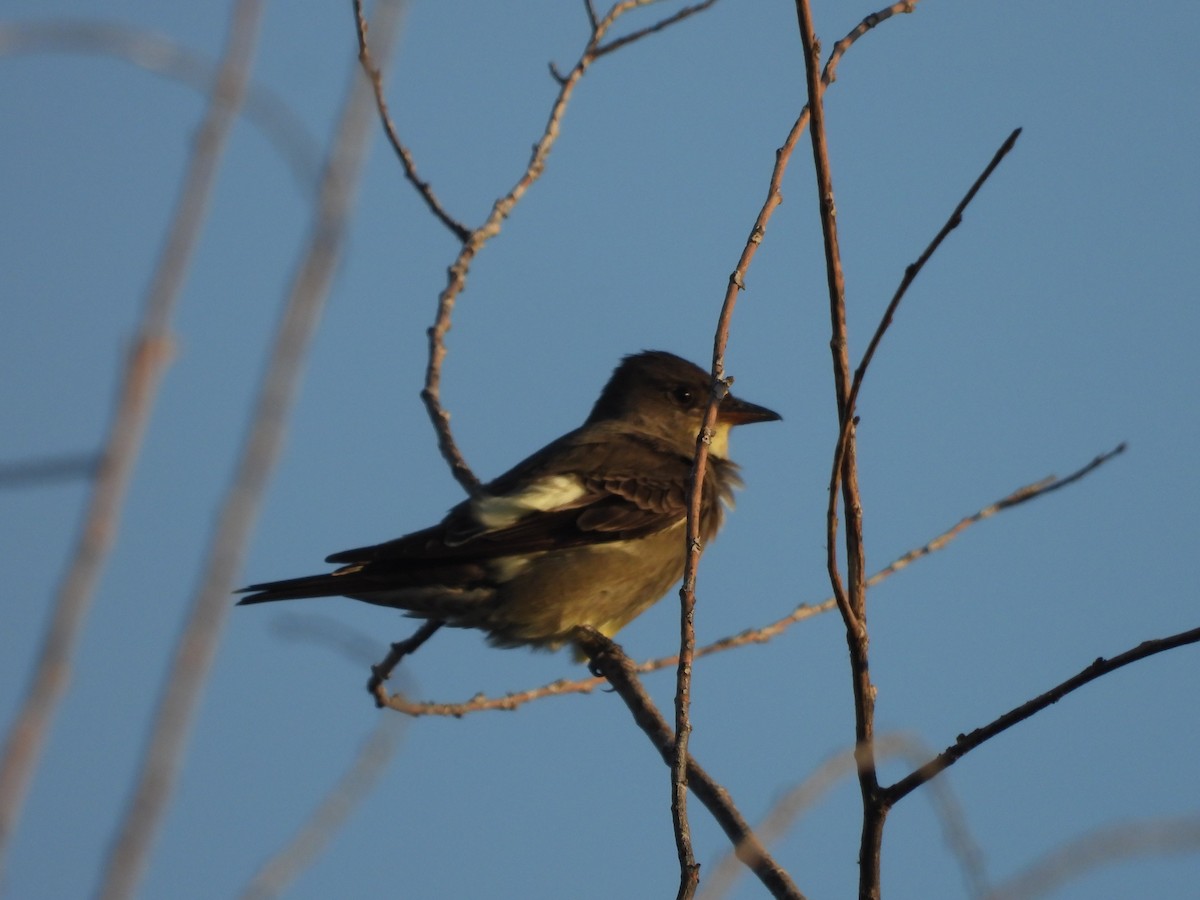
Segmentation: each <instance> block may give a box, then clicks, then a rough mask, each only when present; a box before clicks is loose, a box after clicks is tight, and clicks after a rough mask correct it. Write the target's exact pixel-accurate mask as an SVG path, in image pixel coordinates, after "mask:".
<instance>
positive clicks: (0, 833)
mask: <svg viewBox="0 0 1200 900" xmlns="http://www.w3.org/2000/svg"><path fill="white" fill-rule="evenodd" d="M262 10H263V3H262V2H261V0H238V2H237V3H235V5H234V8H233V12H232V14H231V18H230V29H229V33H228V38H227V44H226V49H225V56H224V58H223V60H222V62H221V66H220V70H219V72H218V74H217V78H216V79H215V81H214V82H213V85H212V93H211V96H210V100H209V104H208V108H207V109H206V110H205V113H204V117H203V120H202V121H201V123H200V127H199V129H198V131H197V133H196V139H195V143H194V144H193V148H192V155H191V159H190V161H189V163H188V169H187V172H186V173H185V174H184V178H183V185H182V189H181V191H180V194H179V197H178V199H177V201H176V206H175V211H174V215H173V217H172V220H171V224H170V227H169V230H168V233H167V239H166V242H165V244H164V246H163V249H162V252H161V254H160V255H159V258H158V262H157V264H156V268H155V271H154V275H153V277H152V278H151V281H150V285H149V286H148V288H147V290H146V296H145V298H144V300H143V308H142V317H141V322H140V323H139V325H138V333H137V335H136V337H135V338H134V342H133V345H132V346H131V347H130V349H129V354H128V357H127V359H126V363H125V370H124V372H123V374H122V378H121V387H120V390H119V393H118V397H117V403H116V409H115V410H114V412H113V415H112V418H111V419H110V420H109V424H108V435H107V437H106V438H105V446H104V450H103V452H102V455H101V459H100V464H99V466H98V468H97V471H96V476H95V480H94V482H93V484H92V493H91V497H90V498H89V500H88V505H87V509H86V511H85V512H84V517H83V522H82V524H81V527H80V531H79V534H78V535H77V537H76V544H75V548H74V550H73V552H72V556H71V559H70V561H69V563H68V565H67V570H66V572H65V574H64V576H63V580H62V582H61V584H60V585H59V588H58V593H57V596H56V598H55V601H54V608H53V611H52V614H51V621H50V624H49V627H48V629H47V631H46V634H45V636H44V638H43V643H42V648H41V652H40V654H39V656H38V660H37V663H36V667H35V670H34V673H33V676H32V679H31V681H30V684H29V687H28V690H27V693H26V695H25V700H24V702H23V704H22V706H21V709H20V711H19V712H18V714H17V717H16V719H15V721H14V723H13V725H12V728H11V730H10V731H9V734H8V737H7V740H6V742H5V748H4V754H3V759H2V762H0V869H2V867H3V866H2V861H3V857H4V854H5V851H6V850H7V848H8V846H9V839H10V838H11V836H12V833H13V830H14V828H15V826H16V822H17V819H18V817H19V815H20V811H21V807H22V805H23V803H24V799H25V796H26V793H27V791H28V789H29V784H30V782H31V780H32V778H33V772H34V769H35V767H36V764H37V761H38V759H39V758H40V755H41V748H42V746H43V744H44V743H45V740H46V735H47V733H48V730H49V728H50V724H51V722H52V721H53V718H54V715H55V712H56V711H57V709H58V705H59V703H60V702H61V700H62V697H63V694H64V692H65V691H66V689H67V685H68V683H69V682H70V670H71V661H72V658H73V657H74V655H75V648H76V645H77V644H78V642H79V635H80V633H81V632H82V629H83V625H84V621H85V619H86V616H87V611H88V607H89V606H90V605H91V599H92V595H93V594H94V593H95V588H96V584H97V582H98V581H99V579H100V574H101V572H102V571H103V569H104V564H105V562H106V561H107V559H108V555H109V552H110V550H111V549H112V544H113V541H114V539H115V537H116V533H117V529H118V527H119V519H120V513H121V508H122V506H123V504H124V499H125V495H126V493H127V491H128V487H129V483H130V480H131V479H132V476H133V469H134V465H135V464H136V461H137V456H138V452H139V450H140V449H141V445H142V438H143V436H144V434H145V431H146V425H147V423H148V421H149V419H150V414H151V411H152V410H153V408H154V401H155V398H156V396H157V393H158V385H159V383H160V381H161V379H162V375H163V372H164V370H165V369H166V366H167V363H168V362H169V360H170V358H171V355H172V352H173V344H172V341H171V336H170V326H171V316H172V313H173V311H174V306H175V300H176V298H177V297H178V296H179V292H180V289H181V288H182V286H183V282H184V279H185V277H186V275H187V271H188V267H189V263H190V262H191V258H192V253H193V251H194V249H195V246H196V242H197V239H198V238H199V235H200V230H201V225H202V224H203V222H204V219H205V216H206V215H207V212H208V201H209V196H210V194H211V190H212V186H213V183H214V181H215V177H216V172H217V167H218V164H219V161H220V158H221V153H222V151H223V149H224V147H225V142H226V139H227V138H228V135H229V130H230V127H231V125H232V123H233V121H234V119H235V115H236V110H237V109H238V107H239V105H240V104H241V102H242V98H243V96H244V94H245V91H246V84H247V82H248V79H249V72H250V62H251V59H252V58H253V54H254V48H255V45H256V42H257V37H258V28H259V24H260V22H261V20H262Z"/></svg>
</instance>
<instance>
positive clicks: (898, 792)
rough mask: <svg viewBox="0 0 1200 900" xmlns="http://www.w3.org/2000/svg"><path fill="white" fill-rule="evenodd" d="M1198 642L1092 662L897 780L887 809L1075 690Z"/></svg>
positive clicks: (1173, 638)
mask: <svg viewBox="0 0 1200 900" xmlns="http://www.w3.org/2000/svg"><path fill="white" fill-rule="evenodd" d="M1197 642H1200V628H1193V629H1191V630H1190V631H1181V632H1179V633H1178V634H1173V635H1170V636H1169V637H1165V638H1158V639H1156V640H1149V641H1142V643H1140V644H1138V645H1137V646H1136V647H1134V648H1133V649H1132V650H1126V651H1125V652H1124V653H1120V654H1118V655H1117V656H1114V657H1112V658H1111V659H1105V658H1104V657H1099V658H1097V659H1096V661H1095V662H1093V663H1092V664H1091V665H1090V666H1088V667H1087V668H1086V669H1084V670H1083V671H1081V672H1079V673H1078V674H1076V675H1073V676H1072V677H1070V678H1068V679H1067V680H1066V681H1063V682H1061V683H1060V684H1057V685H1055V686H1054V687H1052V688H1050V690H1048V691H1046V692H1045V693H1043V694H1039V695H1038V696H1037V697H1034V698H1033V699H1032V700H1028V701H1026V702H1025V703H1022V704H1021V705H1020V706H1018V707H1016V708H1015V709H1011V710H1009V711H1008V712H1006V713H1005V714H1004V715H1002V716H1000V717H999V718H998V719H995V720H994V721H992V722H989V723H988V724H987V725H984V726H983V727H982V728H976V729H975V730H974V731H972V732H970V733H969V734H960V735H959V736H958V740H956V741H955V742H954V743H953V744H951V745H950V746H949V747H947V748H946V749H945V750H943V751H942V752H941V753H939V754H938V755H937V756H935V757H934V758H933V759H931V760H929V762H927V763H925V765H923V766H921V767H920V768H919V769H917V770H916V771H914V772H912V773H911V774H909V775H907V776H906V777H904V778H902V779H900V780H899V781H897V782H896V783H895V784H893V785H892V786H890V787H887V788H883V789H882V793H883V795H884V800H885V802H887V803H888V804H889V805H892V804H895V803H896V802H897V801H899V800H901V799H903V798H904V797H906V796H907V795H908V794H910V793H912V792H913V791H914V790H916V789H917V788H918V787H920V786H921V785H923V784H925V782H927V781H929V780H930V779H931V778H933V777H934V776H936V775H939V774H941V773H942V772H944V771H946V769H948V768H950V767H951V766H952V765H954V764H955V763H956V762H958V761H959V760H960V759H962V758H963V757H964V756H966V755H967V754H968V753H970V752H971V751H972V750H974V749H975V748H976V747H979V746H980V745H982V744H984V743H985V742H987V741H989V740H991V739H992V738H994V737H995V736H996V735H998V734H1000V733H1001V732H1003V731H1007V730H1008V729H1009V728H1012V726H1014V725H1016V724H1017V723H1018V722H1024V721H1025V720H1026V719H1028V718H1029V717H1030V716H1032V715H1034V714H1035V713H1039V712H1041V711H1042V710H1043V709H1045V708H1046V707H1048V706H1050V705H1051V704H1054V703H1057V702H1058V701H1059V700H1061V699H1062V698H1063V697H1065V696H1066V695H1067V694H1069V693H1071V692H1072V691H1076V690H1078V689H1079V688H1081V687H1083V686H1084V685H1085V684H1088V683H1089V682H1092V681H1095V680H1096V679H1097V678H1100V677H1101V676H1103V675H1107V674H1108V673H1109V672H1115V671H1116V670H1117V669H1120V668H1122V667H1123V666H1127V665H1129V664H1130V663H1134V662H1137V661H1139V660H1142V659H1146V658H1147V657H1149V656H1154V655H1155V654H1158V653H1163V652H1165V651H1167V650H1174V649H1175V648H1176V647H1184V646H1186V645H1188V644H1195V643H1197Z"/></svg>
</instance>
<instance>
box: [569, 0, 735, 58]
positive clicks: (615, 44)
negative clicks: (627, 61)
mask: <svg viewBox="0 0 1200 900" xmlns="http://www.w3.org/2000/svg"><path fill="white" fill-rule="evenodd" d="M716 2H717V0H703V2H702V3H696V4H693V5H692V6H685V7H684V8H683V9H681V10H679V12H677V13H674V14H672V15H669V16H667V17H666V18H664V19H660V20H659V21H657V22H655V23H654V24H653V25H647V26H646V27H645V28H639V29H638V30H637V31H634V32H631V33H630V34H627V35H625V36H624V37H619V38H614V39H613V40H611V41H609V42H608V43H607V44H604V45H603V46H600V47H597V48H596V57H597V58H599V57H601V56H605V55H606V54H609V53H613V52H614V51H617V50H620V49H621V48H622V47H624V46H625V45H626V44H632V43H633V42H634V41H637V40H641V39H642V38H644V37H646V36H647V35H650V34H655V33H657V32H659V31H662V30H663V29H664V28H670V27H671V26H672V25H674V24H675V23H676V22H682V21H683V20H684V19H686V18H688V17H689V16H694V15H695V14H696V13H698V12H704V10H706V9H708V8H709V7H710V6H712V5H713V4H714V3H716ZM590 8H591V7H590V4H589V9H590ZM596 24H597V23H596V20H595V18H593V19H592V27H593V29H595V27H596Z"/></svg>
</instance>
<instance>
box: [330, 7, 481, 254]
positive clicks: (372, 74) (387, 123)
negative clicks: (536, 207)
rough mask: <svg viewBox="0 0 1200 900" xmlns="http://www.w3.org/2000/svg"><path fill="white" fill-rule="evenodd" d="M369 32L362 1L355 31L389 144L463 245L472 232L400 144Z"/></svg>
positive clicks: (357, 9)
mask: <svg viewBox="0 0 1200 900" xmlns="http://www.w3.org/2000/svg"><path fill="white" fill-rule="evenodd" d="M367 30H368V28H367V16H366V13H364V12H363V4H362V0H354V31H355V34H356V35H357V36H358V61H359V64H360V65H361V66H362V70H363V72H364V73H366V76H367V79H368V80H369V81H370V82H371V89H372V90H373V91H374V92H375V107H376V108H377V109H378V110H379V120H380V122H381V123H382V124H383V131H384V133H385V134H386V135H387V139H388V142H389V143H390V144H391V145H392V149H393V150H394V151H395V152H396V156H397V158H398V159H399V160H400V166H401V168H403V169H404V177H405V178H407V179H408V181H409V183H410V184H411V185H412V186H413V187H414V188H416V190H417V193H418V194H420V195H421V199H422V200H424V201H425V205H426V206H428V207H429V211H430V212H431V213H433V214H434V216H435V217H436V218H437V220H438V221H439V222H441V223H442V224H443V225H445V226H446V227H447V228H448V229H450V233H451V234H453V235H454V236H455V237H456V238H458V240H459V241H460V242H465V241H466V240H467V239H468V238H470V237H471V229H470V228H468V227H467V226H466V225H464V224H462V223H461V222H459V221H458V219H456V218H454V217H453V216H452V215H450V213H448V212H446V209H445V207H443V206H442V203H441V201H440V200H438V198H437V195H436V194H434V193H433V188H432V187H430V186H429V182H428V181H424V180H422V179H421V177H420V176H419V175H418V174H417V163H416V160H414V159H413V155H412V152H411V151H410V150H409V149H408V148H407V147H405V146H404V143H403V142H402V141H401V140H400V134H399V132H398V131H397V130H396V124H395V123H394V122H393V121H392V114H391V112H389V111H388V103H387V97H386V96H385V95H384V92H383V72H382V71H381V70H380V68H379V66H377V65H376V64H375V60H374V59H372V58H371V48H370V45H369V44H368V43H367Z"/></svg>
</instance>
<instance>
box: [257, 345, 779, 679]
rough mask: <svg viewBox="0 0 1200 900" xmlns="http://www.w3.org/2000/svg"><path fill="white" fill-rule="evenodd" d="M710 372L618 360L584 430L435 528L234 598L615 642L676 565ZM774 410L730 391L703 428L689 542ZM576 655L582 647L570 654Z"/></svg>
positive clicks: (556, 644) (508, 634)
mask: <svg viewBox="0 0 1200 900" xmlns="http://www.w3.org/2000/svg"><path fill="white" fill-rule="evenodd" d="M712 383H713V382H712V378H711V375H710V373H708V372H706V371H704V370H703V369H701V368H700V367H699V366H697V365H695V364H693V363H691V362H688V361H687V360H685V359H683V358H681V357H679V356H676V355H674V354H672V353H668V352H665V351H662V350H647V351H643V352H641V353H635V354H632V355H629V356H626V357H624V358H623V359H622V361H621V362H620V364H619V365H618V366H617V367H616V369H615V370H614V371H613V373H612V376H611V377H610V378H609V380H608V382H607V384H606V385H605V386H604V389H603V390H602V391H601V393H600V397H599V399H598V400H597V401H596V403H595V405H594V406H593V407H592V410H591V413H590V415H588V417H587V419H586V420H585V421H584V423H583V425H581V426H580V427H579V428H577V429H575V430H574V431H571V432H568V433H567V434H565V435H563V436H562V437H560V438H558V439H557V440H554V441H552V442H551V443H550V444H548V445H546V446H545V447H543V448H542V449H541V450H538V451H537V452H536V453H534V454H533V455H531V456H529V457H528V458H527V459H525V460H524V461H522V462H520V463H518V464H517V465H516V466H514V467H513V468H512V469H510V470H509V471H507V472H505V473H504V474H503V475H501V476H499V477H498V478H496V479H495V480H494V481H491V482H489V483H487V484H485V485H483V486H482V487H481V488H480V489H479V490H478V492H476V493H475V494H474V495H473V496H471V497H469V498H468V499H466V500H464V501H462V502H461V503H459V504H458V505H457V506H455V507H453V508H452V509H451V510H450V511H449V513H447V515H446V517H445V518H444V519H443V520H442V521H441V522H439V523H438V524H436V525H434V526H432V527H430V528H425V529H423V530H421V531H416V532H413V533H411V534H407V535H405V536H403V537H400V538H397V539H395V540H391V541H387V542H386V543H382V544H374V545H371V546H366V547H359V548H356V549H354V550H345V551H343V552H341V553H334V554H333V555H331V556H329V557H327V559H326V562H327V563H332V564H339V565H340V566H341V567H340V568H338V569H337V570H336V571H333V572H330V573H327V574H323V575H311V576H307V577H303V578H291V579H287V580H284V581H270V582H263V583H261V584H252V585H250V586H248V587H245V588H242V589H241V590H240V591H238V593H242V594H246V595H247V596H244V597H242V598H241V600H239V601H238V605H248V604H257V603H268V602H273V601H277V600H293V599H301V598H308V597H332V596H345V597H349V598H351V599H354V600H361V601H364V602H366V603H372V604H376V605H379V606H387V607H394V608H397V609H400V610H402V611H404V612H405V613H406V614H408V615H410V616H414V617H417V618H422V619H426V620H429V621H431V622H438V623H441V624H446V625H450V626H453V627H459V628H476V629H480V630H482V631H483V632H485V634H486V636H487V639H488V642H489V643H490V644H492V645H494V646H498V647H518V646H526V647H532V648H535V649H546V650H557V649H559V648H560V647H562V646H564V645H566V644H569V643H572V634H573V633H574V632H575V629H576V628H578V627H580V626H590V627H591V628H593V629H596V630H597V631H599V632H600V633H602V634H603V635H605V636H606V637H609V638H611V637H612V636H613V635H615V634H616V633H617V632H618V631H619V630H620V629H621V628H623V627H624V626H625V625H627V624H629V622H631V621H632V620H633V619H634V618H636V617H637V616H638V615H640V614H641V613H643V612H645V611H646V610H647V609H648V608H649V607H651V606H652V605H653V604H654V603H656V602H657V601H658V600H660V599H661V598H662V597H663V596H664V595H665V594H666V593H667V591H668V590H669V589H670V587H671V586H672V585H673V584H674V583H675V582H677V581H679V580H680V578H681V577H682V575H683V568H684V555H685V538H684V535H685V527H686V520H687V506H688V483H689V480H690V478H691V471H692V463H693V457H694V455H695V450H696V439H697V435H698V434H699V431H700V429H701V427H702V420H703V417H704V414H705V410H706V408H707V406H708V403H709V398H710V396H711V388H712ZM780 418H781V416H780V415H779V414H778V413H776V412H773V411H772V410H770V409H767V408H766V407H763V406H758V405H756V404H753V403H748V402H746V401H744V400H740V399H738V398H736V397H734V396H733V395H732V394H729V393H726V395H725V396H724V397H723V399H722V400H721V403H720V405H719V407H718V409H717V417H716V423H715V426H714V428H713V430H712V433H711V440H710V443H709V457H708V466H707V471H706V473H705V477H704V485H703V491H702V495H701V504H700V529H699V532H700V540H701V542H702V543H703V544H707V543H708V541H710V540H711V539H712V538H713V537H715V535H716V533H717V531H718V530H719V529H720V527H721V524H722V521H723V518H724V511H725V507H727V506H732V504H733V493H734V489H735V488H738V487H741V486H742V480H741V478H740V476H739V474H738V466H737V465H736V464H735V463H733V462H732V461H730V459H729V458H728V452H729V432H730V430H731V429H732V428H733V427H734V426H737V425H745V424H749V423H753V422H770V421H776V420H779V419H780ZM576 655H577V656H579V651H578V649H577V650H576Z"/></svg>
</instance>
